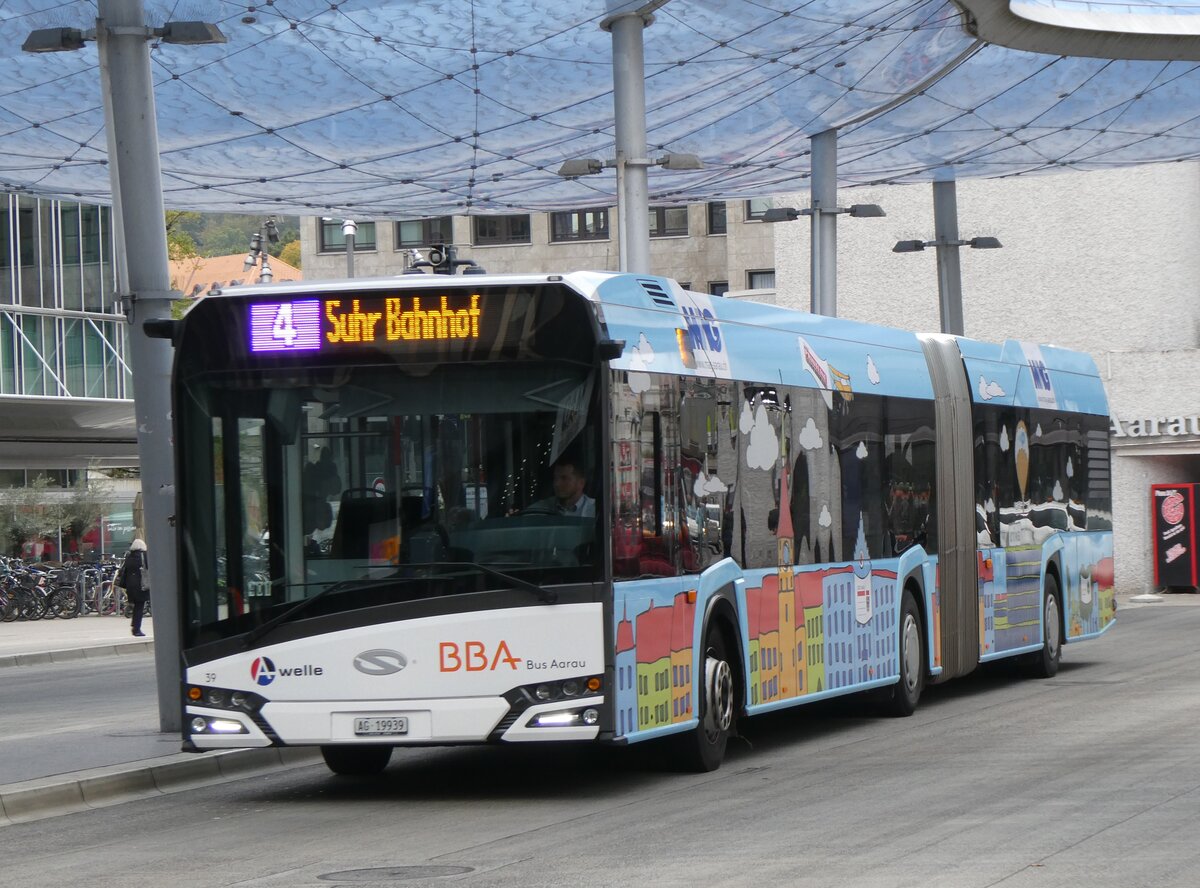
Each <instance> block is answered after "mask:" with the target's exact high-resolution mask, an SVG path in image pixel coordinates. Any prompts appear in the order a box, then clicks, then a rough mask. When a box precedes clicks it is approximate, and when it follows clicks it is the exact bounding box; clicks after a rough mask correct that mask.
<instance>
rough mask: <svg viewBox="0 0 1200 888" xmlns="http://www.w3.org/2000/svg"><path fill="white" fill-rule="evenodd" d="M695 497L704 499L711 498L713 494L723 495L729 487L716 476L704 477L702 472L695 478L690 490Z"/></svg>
mask: <svg viewBox="0 0 1200 888" xmlns="http://www.w3.org/2000/svg"><path fill="white" fill-rule="evenodd" d="M692 489H693V490H694V491H695V494H696V496H699V497H705V496H711V495H712V494H714V493H725V491H727V490H729V487H728V486H727V485H726V484H725V482H724V481H722V480H721V479H720V478H718V477H717V476H716V475H705V474H704V472H703V471H701V472H700V474H699V475H697V476H696V483H695V485H693V488H692Z"/></svg>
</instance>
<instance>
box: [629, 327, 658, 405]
mask: <svg viewBox="0 0 1200 888" xmlns="http://www.w3.org/2000/svg"><path fill="white" fill-rule="evenodd" d="M653 363H654V346H652V345H651V344H650V340H649V339H647V338H646V334H645V333H642V334H641V335H640V336H638V342H637V345H635V346H634V347H633V352H632V356H631V357H630V360H629V387H630V388H631V389H633V393H634V394H635V395H640V394H641V393H642V392H645V391H647V390H649V388H650V374H648V373H643V372H639V371H644V370H645V369H646V368H647V365H649V364H653Z"/></svg>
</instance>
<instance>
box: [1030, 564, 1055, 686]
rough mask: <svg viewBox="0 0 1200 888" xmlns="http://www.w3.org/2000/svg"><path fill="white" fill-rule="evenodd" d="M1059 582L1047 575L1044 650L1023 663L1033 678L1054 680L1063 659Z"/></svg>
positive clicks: (1043, 633)
mask: <svg viewBox="0 0 1200 888" xmlns="http://www.w3.org/2000/svg"><path fill="white" fill-rule="evenodd" d="M1059 600H1060V598H1059V592H1058V580H1056V579H1055V578H1054V574H1047V575H1046V597H1045V599H1044V600H1043V601H1042V649H1041V650H1040V651H1037V652H1036V653H1032V654H1029V655H1028V656H1027V657H1026V658H1025V659H1024V660H1023V661H1022V663H1021V665H1022V666H1023V667H1024V670H1025V673H1026V674H1027V675H1028V676H1030V677H1031V678H1053V677H1054V676H1055V675H1057V674H1058V664H1059V661H1060V660H1061V659H1062V607H1061V606H1060V605H1059Z"/></svg>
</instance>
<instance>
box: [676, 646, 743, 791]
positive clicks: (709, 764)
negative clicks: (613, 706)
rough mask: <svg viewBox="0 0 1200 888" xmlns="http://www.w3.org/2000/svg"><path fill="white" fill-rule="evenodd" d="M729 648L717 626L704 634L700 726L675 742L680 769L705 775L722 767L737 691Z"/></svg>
mask: <svg viewBox="0 0 1200 888" xmlns="http://www.w3.org/2000/svg"><path fill="white" fill-rule="evenodd" d="M730 651H731V648H730V646H729V644H728V642H727V640H726V638H725V634H724V632H723V631H722V630H721V628H720V627H719V626H717V625H711V626H709V628H708V630H707V631H706V632H705V635H704V675H703V684H702V685H701V687H700V694H699V699H698V700H697V703H698V705H699V712H698V716H699V724H697V725H696V727H695V728H693V729H692V730H690V731H688V732H687V733H686V734H679V735H677V736H675V737H673V738H671V739H672V741H674V750H673V752H674V758H675V762H676V764H677V765H678V766H679V767H680V768H681V769H683V770H687V771H696V772H706V771H715V770H716V769H717V768H719V767H721V761H722V760H723V759H724V758H725V747H726V746H727V745H728V744H729V737H730V735H731V734H732V733H733V727H734V723H735V721H736V719H737V702H736V697H735V695H736V688H737V682H736V681H735V679H734V669H735V668H736V667H735V666H734V665H733V662H732V661H731V653H730Z"/></svg>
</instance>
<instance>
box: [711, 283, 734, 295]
mask: <svg viewBox="0 0 1200 888" xmlns="http://www.w3.org/2000/svg"><path fill="white" fill-rule="evenodd" d="M708 292H709V294H710V295H712V296H724V295H725V294H726V293H728V292H729V281H709V282H708Z"/></svg>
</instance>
